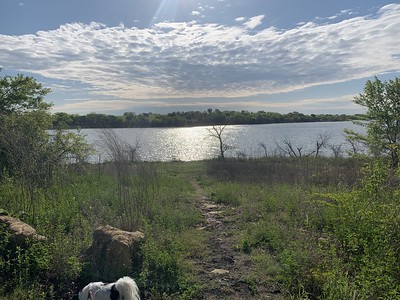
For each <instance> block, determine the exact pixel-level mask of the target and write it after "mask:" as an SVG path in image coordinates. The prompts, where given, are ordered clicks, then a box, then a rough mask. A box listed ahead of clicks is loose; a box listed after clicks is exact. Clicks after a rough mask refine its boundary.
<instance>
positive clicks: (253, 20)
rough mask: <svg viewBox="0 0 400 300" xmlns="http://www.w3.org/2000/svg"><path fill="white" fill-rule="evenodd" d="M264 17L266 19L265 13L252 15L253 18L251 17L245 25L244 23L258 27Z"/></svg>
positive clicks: (248, 26)
mask: <svg viewBox="0 0 400 300" xmlns="http://www.w3.org/2000/svg"><path fill="white" fill-rule="evenodd" d="M262 19H264V15H260V16H256V17H252V18H250V19H249V20H248V21H247V22H246V23H244V24H243V25H244V26H245V27H246V28H249V29H254V28H256V27H257V26H259V25H261V21H262Z"/></svg>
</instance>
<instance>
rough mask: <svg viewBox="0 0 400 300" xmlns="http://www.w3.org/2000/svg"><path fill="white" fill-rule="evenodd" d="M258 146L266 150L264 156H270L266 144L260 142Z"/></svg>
mask: <svg viewBox="0 0 400 300" xmlns="http://www.w3.org/2000/svg"><path fill="white" fill-rule="evenodd" d="M258 145H259V146H260V147H261V148H262V149H263V150H264V156H265V157H267V156H268V151H267V145H266V144H265V143H264V142H259V143H258Z"/></svg>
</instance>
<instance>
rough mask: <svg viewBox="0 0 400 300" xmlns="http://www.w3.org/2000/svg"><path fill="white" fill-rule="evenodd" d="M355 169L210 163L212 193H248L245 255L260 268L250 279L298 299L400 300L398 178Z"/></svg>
mask: <svg viewBox="0 0 400 300" xmlns="http://www.w3.org/2000/svg"><path fill="white" fill-rule="evenodd" d="M347 161H348V162H349V163H350V164H348V165H346V164H345V163H344V162H345V160H343V161H342V160H336V159H318V160H309V159H307V160H306V161H303V162H301V161H299V160H292V159H285V160H284V161H280V160H279V159H278V160H277V161H275V162H274V161H272V160H269V161H261V162H260V164H259V165H257V163H256V162H255V161H226V162H222V163H221V162H218V161H212V162H209V163H208V169H207V170H208V174H209V175H210V176H212V177H214V178H217V179H218V180H208V184H209V189H210V191H211V192H214V193H216V194H217V195H229V193H230V191H232V190H233V191H240V193H238V194H237V193H235V197H239V201H237V200H235V202H237V203H240V206H239V209H240V210H241V214H240V217H241V222H240V224H241V232H242V234H238V236H239V237H240V238H238V240H237V247H238V249H240V250H241V251H243V252H244V253H247V254H248V255H249V256H250V257H251V258H252V259H253V261H254V262H255V263H256V264H257V265H258V266H259V267H258V268H257V269H256V270H255V271H254V272H255V273H254V274H249V276H251V277H253V278H257V280H258V282H265V284H277V285H279V286H281V289H282V290H286V291H287V294H286V296H287V297H288V298H293V299H299V298H301V299H398V298H399V297H400V279H399V278H400V277H399V274H400V267H399V266H400V251H399V248H398V245H399V244H400V234H399V232H400V206H399V201H398V200H399V186H398V175H397V174H394V173H393V172H392V171H391V170H390V169H389V168H388V167H387V164H385V163H384V162H379V161H375V162H372V163H370V164H367V165H366V166H365V167H363V168H362V169H361V170H360V167H359V166H360V165H361V163H360V162H357V161H354V160H352V159H349V160H347ZM278 165H281V169H280V168H279V167H278ZM217 166H218V167H217ZM251 168H254V172H255V174H257V175H258V176H255V175H254V174H252V175H250V176H248V174H250V173H251V171H250V170H251ZM339 170H341V171H340V172H341V174H339ZM271 172H272V174H271ZM353 174H357V176H355V175H353ZM324 176H327V178H330V179H329V180H326V179H325V178H324ZM316 177H318V178H320V179H322V180H315V178H316ZM221 179H222V181H221ZM238 195H239V196H238ZM235 197H234V199H235ZM217 198H218V197H217ZM224 202H225V203H229V201H227V200H225V201H224Z"/></svg>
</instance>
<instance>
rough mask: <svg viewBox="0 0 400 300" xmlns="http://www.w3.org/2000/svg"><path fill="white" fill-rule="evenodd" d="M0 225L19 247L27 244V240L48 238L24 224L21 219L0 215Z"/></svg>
mask: <svg viewBox="0 0 400 300" xmlns="http://www.w3.org/2000/svg"><path fill="white" fill-rule="evenodd" d="M0 224H4V225H3V226H4V227H5V229H6V230H7V231H8V232H9V233H10V238H11V240H12V241H13V242H15V243H16V244H17V245H18V246H22V245H24V244H25V242H26V240H27V239H35V240H39V241H42V240H45V239H46V237H44V236H42V235H40V234H38V233H37V232H36V230H35V228H33V227H32V226H30V225H29V224H26V223H24V222H22V221H21V220H20V219H17V218H13V217H10V216H6V215H0Z"/></svg>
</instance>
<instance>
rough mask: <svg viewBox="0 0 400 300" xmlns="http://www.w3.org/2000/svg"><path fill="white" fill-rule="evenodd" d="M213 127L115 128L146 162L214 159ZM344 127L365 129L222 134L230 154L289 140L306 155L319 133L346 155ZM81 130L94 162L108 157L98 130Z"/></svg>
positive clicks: (229, 130)
mask: <svg viewBox="0 0 400 300" xmlns="http://www.w3.org/2000/svg"><path fill="white" fill-rule="evenodd" d="M210 128H211V126H200V127H185V128H118V129H113V130H114V131H115V133H116V134H117V135H118V136H119V137H120V138H122V139H123V140H125V141H126V142H128V143H130V144H132V145H135V144H136V143H137V144H138V145H139V149H138V154H139V157H140V159H141V160H143V161H172V160H180V161H194V160H205V159H211V158H215V157H218V155H219V141H218V139H217V138H215V137H211V136H210V133H209V132H208V131H207V129H210ZM345 128H348V129H353V130H355V131H358V132H362V130H363V128H362V127H360V126H357V125H354V124H353V123H352V122H318V123H285V124H264V125H228V126H226V128H225V130H224V131H223V134H222V137H223V141H224V143H225V144H227V145H229V146H230V147H231V149H230V150H228V151H227V152H226V156H227V157H237V156H242V157H243V156H245V157H261V156H265V154H267V155H268V156H273V155H282V151H281V150H279V148H282V147H284V146H285V145H284V144H285V143H284V140H286V141H290V142H291V144H292V145H293V146H294V147H296V148H302V150H301V152H302V154H303V155H304V154H307V153H310V152H312V151H313V150H315V147H316V146H315V144H316V141H317V139H318V136H320V135H326V136H329V145H335V146H339V145H342V146H341V151H340V152H341V155H343V156H345V155H346V154H345V152H346V150H349V149H350V145H349V144H348V143H347V142H346V139H345V136H344V134H343V130H344V129H345ZM81 132H82V133H83V134H84V135H85V136H86V140H87V141H88V142H89V143H91V144H93V145H94V147H95V149H96V151H97V154H96V155H94V156H93V157H92V158H91V161H92V162H98V161H99V160H100V161H104V160H107V155H106V154H105V152H104V151H103V150H102V149H100V147H99V143H98V141H99V129H82V130H81ZM260 143H262V144H263V146H264V147H262V146H261V145H260ZM99 154H100V155H99ZM321 154H322V155H325V156H333V151H332V150H331V149H330V148H328V147H327V148H325V149H323V151H322V153H321Z"/></svg>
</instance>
